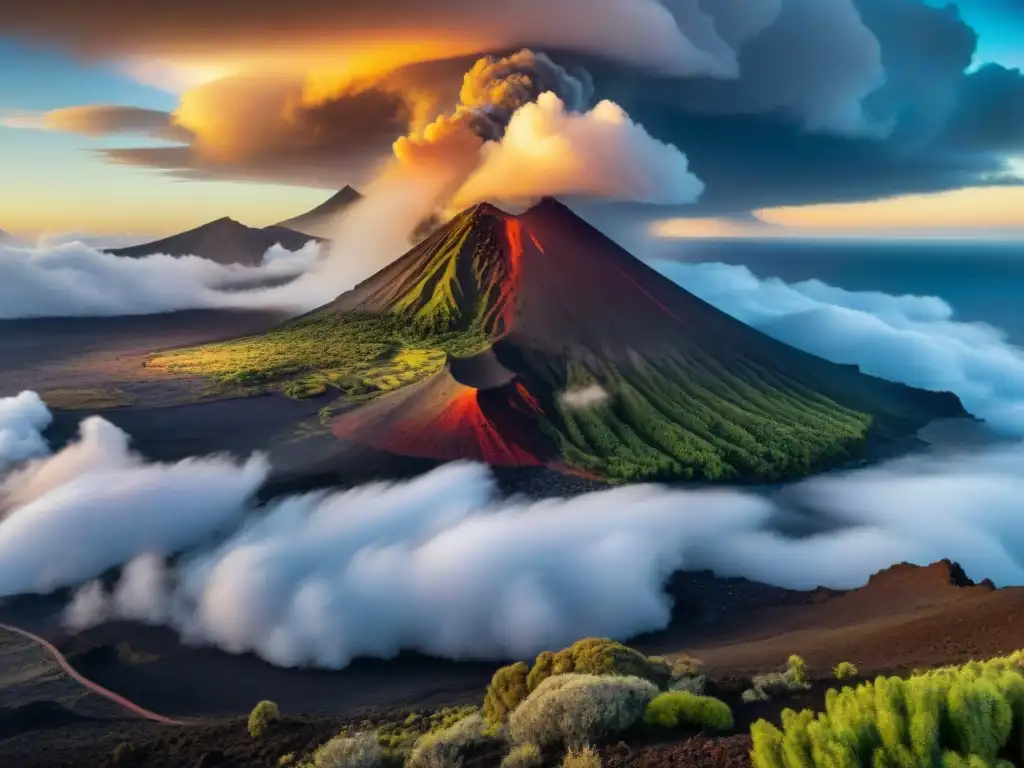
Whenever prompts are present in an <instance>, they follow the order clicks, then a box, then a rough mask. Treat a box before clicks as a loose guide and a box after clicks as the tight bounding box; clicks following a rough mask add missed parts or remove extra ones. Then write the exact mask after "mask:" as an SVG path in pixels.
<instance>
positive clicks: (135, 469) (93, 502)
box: [0, 400, 267, 595]
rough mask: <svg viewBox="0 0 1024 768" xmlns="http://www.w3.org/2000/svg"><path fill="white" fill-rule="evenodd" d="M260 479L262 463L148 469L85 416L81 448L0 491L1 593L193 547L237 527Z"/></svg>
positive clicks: (113, 430)
mask: <svg viewBox="0 0 1024 768" xmlns="http://www.w3.org/2000/svg"><path fill="white" fill-rule="evenodd" d="M0 403H4V400H0ZM266 473H267V465H266V462H265V461H264V460H263V459H262V458H261V457H259V456H254V457H253V458H251V459H249V460H248V461H245V462H241V463H240V462H236V461H234V460H233V459H230V458H226V457H209V458H204V459H189V460H186V461H181V462H178V463H177V464H151V463H148V462H146V461H144V460H143V459H142V458H141V457H140V456H137V455H135V454H133V453H131V452H130V451H129V448H128V436H127V435H126V434H125V433H124V432H122V431H121V430H119V429H118V428H117V427H115V426H114V425H112V424H110V423H109V422H107V421H104V420H103V419H101V418H99V417H91V418H88V419H86V420H85V421H83V422H82V424H81V436H80V438H79V439H78V441H77V442H73V443H72V444H71V445H70V446H69V447H68V448H65V449H64V450H63V451H61V452H59V453H57V454H56V455H55V456H53V457H52V458H42V459H35V460H34V461H31V462H29V463H27V464H25V465H24V466H21V467H19V468H18V469H16V470H15V471H14V472H13V473H11V474H10V475H9V476H8V477H7V478H6V479H4V480H3V483H2V484H0V513H3V519H2V520H0V553H2V555H0V595H15V594H21V593H29V592H44V593H45V592H49V591H52V590H54V589H56V588H59V587H64V586H71V585H75V584H80V583H82V582H83V581H85V580H86V579H91V578H94V577H96V576H98V575H99V574H101V573H103V572H104V571H106V570H108V569H109V568H113V567H116V566H119V565H123V564H124V563H126V562H128V561H129V560H131V559H132V558H134V557H135V556H137V555H139V554H141V553H143V552H155V553H158V554H171V553H173V552H177V551H181V550H183V549H186V548H188V547H192V546H195V545H197V544H199V543H200V542H201V541H203V539H204V538H206V537H208V536H210V535H213V534H215V533H216V532H218V531H220V530H222V529H223V528H224V527H225V526H231V525H232V524H235V523H237V521H238V518H239V516H240V515H242V514H243V513H244V511H245V502H246V500H247V499H248V498H249V497H250V496H251V495H252V494H254V493H255V492H256V490H257V489H258V488H259V486H260V485H261V484H262V483H263V480H264V478H265V477H266Z"/></svg>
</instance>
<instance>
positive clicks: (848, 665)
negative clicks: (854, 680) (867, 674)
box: [832, 661, 860, 680]
mask: <svg viewBox="0 0 1024 768" xmlns="http://www.w3.org/2000/svg"><path fill="white" fill-rule="evenodd" d="M832 674H833V675H835V678H836V680H849V679H850V678H851V677H856V676H857V675H858V674H860V672H859V671H858V670H857V665H856V664H854V663H852V662H849V661H841V662H839V663H838V664H836V666H835V668H833V670H832Z"/></svg>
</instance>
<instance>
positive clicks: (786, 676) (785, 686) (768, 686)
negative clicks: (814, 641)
mask: <svg viewBox="0 0 1024 768" xmlns="http://www.w3.org/2000/svg"><path fill="white" fill-rule="evenodd" d="M750 682H751V684H752V687H751V688H750V689H749V690H747V691H744V692H743V701H745V702H748V703H749V702H752V701H768V700H769V699H770V698H771V697H772V696H777V695H778V694H781V693H794V692H796V691H806V690H807V689H808V688H810V687H811V685H810V683H808V682H807V664H806V662H805V661H804V660H803V659H802V658H801V657H800V656H796V655H794V656H790V657H789V659H788V660H787V662H786V671H785V672H768V673H767V674H764V675H755V676H754V677H753V678H752V679H751V681H750Z"/></svg>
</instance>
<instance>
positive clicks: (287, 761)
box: [277, 752, 295, 766]
mask: <svg viewBox="0 0 1024 768" xmlns="http://www.w3.org/2000/svg"><path fill="white" fill-rule="evenodd" d="M294 762H295V753H294V752H289V753H288V754H286V755H281V756H280V757H279V758H277V764H278V765H279V766H285V765H292V764H293V763H294Z"/></svg>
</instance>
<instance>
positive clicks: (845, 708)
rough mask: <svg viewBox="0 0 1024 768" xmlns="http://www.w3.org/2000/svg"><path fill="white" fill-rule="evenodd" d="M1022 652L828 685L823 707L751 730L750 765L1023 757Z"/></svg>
mask: <svg viewBox="0 0 1024 768" xmlns="http://www.w3.org/2000/svg"><path fill="white" fill-rule="evenodd" d="M1022 664H1024V652H1018V653H1015V654H1013V655H1012V656H1008V657H1006V658H1001V659H993V660H992V661H988V662H972V663H970V664H967V665H964V666H962V667H947V668H943V669H937V670H932V671H928V672H923V673H919V674H915V675H913V676H911V677H910V678H909V679H906V680H901V679H899V678H896V677H889V678H885V677H880V678H878V679H877V680H875V681H873V682H868V683H862V684H861V685H858V686H857V687H856V688H850V687H846V688H843V689H842V691H836V690H831V691H829V692H828V695H827V697H826V699H825V712H822V713H819V714H815V713H814V712H812V711H810V710H804V711H802V712H799V713H798V712H794V711H793V710H788V709H787V710H785V711H784V712H783V713H782V728H781V729H780V728H777V727H776V726H775V725H772V724H771V723H768V722H767V721H764V720H761V721H758V722H757V723H755V724H754V726H753V727H752V729H751V734H752V736H753V743H754V751H753V755H752V757H753V761H754V765H755V766H756V768H796V766H821V767H822V768H824V767H825V766H828V767H829V768H832V767H833V766H834V767H835V768H855V767H856V766H868V765H871V766H875V767H876V768H886V767H887V766H896V767H900V768H902V766H908V767H909V766H939V765H941V766H945V767H946V768H959V767H960V766H964V767H965V768H966V766H971V768H985V767H986V766H993V767H994V766H1005V767H1006V768H1010V767H1011V766H1013V765H1015V764H1016V765H1021V764H1022V762H1024V740H1022V737H1024V675H1022V674H1021V670H1022Z"/></svg>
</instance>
